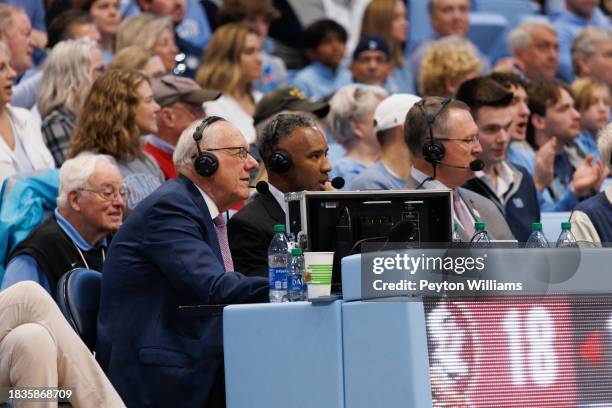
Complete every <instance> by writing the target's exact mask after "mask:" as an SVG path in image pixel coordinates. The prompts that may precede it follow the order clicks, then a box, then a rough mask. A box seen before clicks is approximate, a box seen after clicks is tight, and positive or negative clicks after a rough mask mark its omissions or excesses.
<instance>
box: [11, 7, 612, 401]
mask: <svg viewBox="0 0 612 408" xmlns="http://www.w3.org/2000/svg"><path fill="white" fill-rule="evenodd" d="M611 13H612V2H610V1H609V0H602V1H596V0H590V1H585V0H565V1H560V0H543V1H530V0H495V1H493V0H430V1H425V0H409V1H407V2H406V1H404V0H352V1H343V2H336V1H327V0H300V1H297V0H27V1H26V0H8V1H7V0H2V1H0V182H1V183H2V184H1V186H2V189H1V191H0V194H1V196H0V203H1V205H0V257H1V258H2V259H1V261H2V262H1V263H0V282H1V284H2V288H3V289H4V288H7V287H9V286H11V285H12V284H14V283H17V282H20V281H23V280H34V281H37V282H38V283H40V284H41V285H42V286H43V287H44V288H45V289H46V290H47V291H48V292H49V293H51V294H52V295H54V291H55V286H56V285H57V280H58V279H59V277H60V275H61V272H62V271H64V270H66V271H67V270H68V269H70V267H71V266H72V267H74V266H75V262H76V265H78V266H86V267H90V265H89V264H91V265H93V267H92V268H93V269H99V270H102V263H103V262H104V253H105V252H104V251H102V252H101V253H98V252H99V249H100V248H102V247H104V248H105V247H106V246H107V245H108V242H109V241H110V239H111V238H112V235H113V234H114V233H115V232H116V231H117V229H119V228H120V225H121V224H122V220H123V219H125V218H126V217H128V218H129V216H130V212H131V211H132V210H134V209H136V208H137V207H138V204H139V203H140V202H141V201H142V200H144V199H145V198H146V197H148V196H149V195H151V194H152V193H153V192H155V191H156V190H158V188H159V187H160V186H162V185H163V184H164V182H165V181H166V180H171V179H175V178H176V177H177V176H178V173H179V168H177V167H176V166H175V164H176V163H177V162H176V157H175V160H174V161H173V154H174V153H175V149H176V146H177V143H178V142H179V138H180V136H181V134H183V133H184V131H185V132H186V131H187V130H186V129H189V126H190V124H192V123H193V122H194V121H198V120H200V119H203V118H205V117H206V116H208V117H211V116H218V117H220V118H223V119H225V120H227V121H228V122H230V123H231V124H232V125H233V126H235V127H236V128H237V129H238V130H239V132H240V134H241V135H242V136H243V137H244V139H245V140H246V142H247V144H248V145H249V153H248V154H247V152H246V150H244V149H243V148H242V147H240V146H230V147H222V148H220V149H221V150H223V149H228V148H229V149H238V150H237V152H238V153H237V155H239V156H240V157H242V158H243V160H245V158H247V157H249V155H252V156H253V157H255V158H256V159H258V160H259V161H260V163H261V166H260V169H259V172H254V173H257V174H253V175H252V180H255V179H257V180H261V179H268V180H269V181H270V192H271V194H272V195H278V194H282V193H283V192H288V191H298V190H300V189H311V188H313V189H318V188H319V186H321V188H329V185H326V181H328V180H331V178H333V177H336V176H341V177H343V178H344V180H345V184H344V187H343V189H345V190H349V189H353V190H356V189H402V188H414V187H418V188H439V187H442V188H450V189H452V190H453V196H454V201H455V203H454V213H455V222H457V223H458V224H459V225H460V231H461V233H462V235H463V236H464V238H465V239H469V237H470V234H471V233H473V228H472V226H471V225H472V224H473V221H477V220H478V219H479V218H481V214H493V213H494V214H493V215H491V216H490V217H491V218H490V219H491V222H490V225H489V228H491V230H492V231H493V235H495V231H498V232H499V234H498V236H497V237H496V238H498V239H512V238H515V239H517V240H519V241H520V242H524V241H525V240H526V238H527V236H528V235H529V232H530V228H531V222H537V221H540V220H541V219H542V214H543V213H545V212H553V211H554V212H559V211H563V212H571V211H573V213H572V215H571V220H572V222H573V226H572V229H573V231H574V232H575V234H576V235H577V237H578V238H579V239H580V240H585V241H590V242H593V243H596V244H603V245H605V244H606V243H607V242H610V241H612V222H611V221H610V220H612V217H608V215H609V214H610V213H611V212H612V211H610V208H612V183H611V182H610V181H611V177H610V168H611V167H612V163H611V159H610V151H611V150H612V125H610V119H611V117H612V116H611V113H612V111H611V106H612V102H611V92H612V20H611V17H610V14H611ZM421 98H422V99H421ZM455 99H456V100H455ZM296 112H297V115H295V113H296ZM291 113H294V114H291ZM279 114H280V115H281V116H279ZM296 116H297V118H296ZM300 116H301V117H302V119H300ZM312 123H316V129H317V131H316V132H314V133H313V132H310V133H308V132H306V133H304V135H302V136H301V137H303V140H302V142H299V143H298V142H294V143H293V144H291V143H289V142H288V141H287V140H290V138H291V137H293V136H291V135H293V134H294V133H295V130H296V129H303V128H309V127H311V124H312ZM191 131H192V132H193V129H192V130H191ZM320 135H323V136H324V138H323V142H321V140H319V139H318V137H319V136H320ZM201 136H202V133H200V137H201ZM460 136H461V137H460ZM195 138H196V136H194V139H195ZM313 138H314V139H313ZM315 139H316V140H315ZM196 140H198V139H196ZM312 140H315V142H312ZM311 142H312V143H311ZM283 143H285V144H287V147H286V148H285V147H283V148H282V149H280V150H276V149H279V146H281V145H283ZM315 145H316V146H317V148H316V149H315V148H314V147H312V146H315ZM198 146H199V145H198ZM309 147H312V151H311V152H310V153H308V154H309V155H310V156H308V157H309V159H308V160H311V161H312V163H305V162H304V163H302V162H301V161H300V160H295V157H294V160H293V161H292V160H291V154H289V157H288V158H287V157H286V156H283V154H285V153H286V152H285V150H287V151H288V152H289V153H291V152H292V150H291V149H298V148H303V149H307V148H309ZM240 149H242V150H240ZM321 149H322V150H321ZM461 149H463V150H461ZM213 150H214V149H213ZM243 150H244V152H243ZM320 150H321V151H322V152H323V153H321V152H320ZM279 152H280V153H279ZM283 152H285V153H283ZM175 156H176V155H175ZM198 157H199V156H198ZM75 160H76V161H75ZM249 160H250V159H249ZM305 160H306V159H305ZM476 161H478V162H479V163H478V164H474V162H476ZM315 162H316V163H315ZM100 163H102V164H100ZM217 165H218V163H217ZM105 166H111V167H112V168H111V169H106V170H107V171H108V174H111V176H112V177H111V179H112V180H110V179H109V180H107V181H103V180H99V178H100V176H97V172H98V171H102V170H104V169H102V170H101V169H100V168H98V167H105ZM292 166H293V167H292ZM309 166H310V167H309ZM60 168H61V172H60V171H59V170H58V169H60ZM250 169H254V167H250ZM289 169H291V170H289ZM296 169H297V170H296ZM115 170H116V171H115ZM214 171H216V170H213V173H214ZM198 172H199V171H198ZM69 173H70V174H69ZM199 174H201V173H199ZM109 177H110V176H109ZM113 177H114V178H113ZM308 177H310V179H308ZM113 180H114V181H113ZM118 180H119V181H118ZM475 193H478V194H475ZM92 194H95V197H97V198H99V199H101V200H103V201H104V202H105V203H107V204H108V205H104V206H101V205H100V203H98V202H97V201H95V200H94V201H91V200H90V199H91V198H92V197H88V196H89V195H92ZM56 198H57V202H56ZM97 198H96V199H97ZM88 200H89V201H91V202H88ZM262 200H263V199H262ZM244 205H245V202H238V203H237V204H235V205H234V207H233V208H234V209H235V210H239V211H238V215H237V216H236V218H235V219H234V220H233V221H231V220H230V224H229V246H230V247H231V252H232V255H233V257H234V264H238V265H244V267H245V269H249V265H251V264H252V263H253V262H254V261H253V259H251V257H252V256H261V250H262V248H265V246H267V242H266V240H268V241H269V238H271V235H272V232H273V231H272V229H271V228H270V227H271V226H272V224H273V223H272V224H269V225H268V224H266V228H267V229H270V231H267V232H262V233H261V234H260V235H259V236H257V239H251V238H250V237H246V238H245V237H244V236H243V235H244V234H247V233H249V231H250V232H253V231H254V230H253V229H250V227H249V226H248V225H247V224H248V222H246V221H245V219H246V218H245V217H246V215H245V214H247V215H248V214H249V211H250V210H248V208H249V207H248V206H247V207H246V208H245V210H246V212H243V213H242V214H241V212H240V209H241V208H243V207H244ZM261 205H262V206H263V207H265V206H267V205H273V206H276V207H278V208H276V207H275V210H274V211H275V215H276V216H278V219H279V220H281V215H282V214H284V211H285V208H284V207H283V206H282V204H281V203H280V201H279V205H280V206H278V205H276V202H275V201H274V200H272V201H271V202H270V203H267V204H266V203H265V202H263V203H262V204H261ZM251 210H252V208H251ZM574 210H576V211H574ZM96 211H97V212H96ZM242 211H244V210H242ZM49 214H51V218H46V217H48V216H49ZM118 217H119V219H118ZM568 217H569V216H568ZM45 218H46V219H47V221H45V222H43V223H42V224H41V222H42V221H43V220H45ZM213 218H214V217H213ZM272 218H274V217H272ZM50 219H51V220H52V221H49V220H50ZM282 220H284V217H283V218H282ZM244 222H246V224H243V223H244ZM39 224H40V225H39ZM51 224H52V225H51ZM32 231H33V232H32ZM41 231H42V232H41ZM62 231H63V232H62ZM43 232H44V233H45V234H52V236H56V237H57V236H64V237H67V239H68V240H67V241H66V242H68V243H70V242H72V243H73V244H74V245H73V246H74V248H76V250H77V252H74V251H73V249H72V247H71V251H73V252H74V253H72V255H69V254H68V253H66V254H65V255H66V256H65V258H66V259H64V260H62V261H61V262H60V261H54V262H51V263H47V261H48V259H47V258H48V257H49V256H51V253H55V252H54V251H55V249H53V250H52V252H49V250H51V249H50V248H45V251H42V252H40V251H39V252H37V247H38V246H45V247H46V244H41V243H40V242H42V241H40V239H38V238H39V237H40V234H41V233H43ZM268 232H269V234H268ZM490 232H491V231H490ZM37 234H38V235H37ZM63 234H67V235H63ZM50 236H51V235H50ZM260 241H261V242H260ZM56 242H60V241H56ZM251 244H260V245H259V246H260V247H261V248H251V247H250V245H251ZM32 248H34V249H32ZM247 248H248V250H247ZM258 251H259V252H258ZM228 252H229V249H228ZM100 254H101V255H100ZM253 254H257V255H253ZM72 258H74V259H72ZM75 260H76V261H75ZM81 260H82V261H83V263H84V265H82V264H81ZM88 261H89V262H88ZM62 262H63V263H62ZM226 265H227V264H226ZM262 271H263V272H262ZM253 274H254V275H258V274H259V275H264V274H265V270H263V269H261V270H259V269H258V270H257V271H255V270H253ZM0 296H1V294H0ZM1 342H2V338H1V337H0V345H1V344H2V343H1ZM0 361H1V358H0ZM0 379H2V378H1V377H0ZM0 385H2V384H0ZM111 397H112V396H111ZM111 399H112V398H111Z"/></svg>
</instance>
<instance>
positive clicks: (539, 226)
mask: <svg viewBox="0 0 612 408" xmlns="http://www.w3.org/2000/svg"><path fill="white" fill-rule="evenodd" d="M531 229H532V230H533V231H542V223H541V222H532V223H531Z"/></svg>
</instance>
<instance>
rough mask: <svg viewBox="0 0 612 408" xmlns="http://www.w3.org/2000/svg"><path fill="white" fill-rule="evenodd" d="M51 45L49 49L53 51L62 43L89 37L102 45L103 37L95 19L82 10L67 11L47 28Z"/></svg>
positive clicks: (49, 44) (48, 45)
mask: <svg viewBox="0 0 612 408" xmlns="http://www.w3.org/2000/svg"><path fill="white" fill-rule="evenodd" d="M47 34H48V35H49V43H48V44H47V47H48V48H49V49H52V48H53V47H55V44H57V43H59V42H60V41H66V40H74V39H77V38H83V37H88V38H90V39H91V40H93V41H95V42H96V43H98V44H99V43H100V41H101V40H102V36H101V35H100V31H98V27H97V26H96V23H95V21H94V19H93V17H92V16H91V15H90V14H88V13H86V12H84V11H82V10H75V9H73V10H67V11H64V12H63V13H61V14H59V15H58V16H57V17H55V18H54V19H53V20H52V21H51V23H50V24H49V28H47Z"/></svg>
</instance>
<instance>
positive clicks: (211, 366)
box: [96, 116, 268, 407]
mask: <svg viewBox="0 0 612 408" xmlns="http://www.w3.org/2000/svg"><path fill="white" fill-rule="evenodd" d="M173 161H174V165H175V167H176V169H177V170H178V172H179V173H180V175H179V177H178V178H177V179H176V180H171V181H168V182H166V183H165V184H164V185H162V186H161V187H160V188H159V189H158V190H157V191H155V192H154V193H153V194H151V195H150V196H149V197H148V198H146V199H145V200H143V201H142V202H141V203H140V205H138V207H136V208H135V209H134V211H133V212H132V214H131V215H130V216H129V217H128V219H127V220H126V222H125V224H124V225H123V226H122V227H121V229H120V230H119V232H118V233H117V234H116V235H115V237H114V239H113V241H112V244H111V246H110V248H109V250H108V255H107V259H106V263H105V265H104V272H103V277H102V289H101V300H100V312H99V317H98V333H97V335H98V337H97V347H96V352H97V359H98V360H99V362H100V365H101V366H102V368H103V369H104V371H105V372H106V373H107V375H108V376H109V378H110V380H111V382H112V383H113V385H114V386H115V388H116V389H117V391H118V392H119V394H120V395H121V398H122V399H123V400H124V401H125V403H126V404H127V406H130V407H132V406H133V407H148V406H185V407H203V406H205V407H218V406H224V405H225V390H224V381H223V380H224V378H223V377H224V373H223V335H222V312H221V307H220V306H218V307H215V306H213V305H222V304H230V303H249V302H266V301H267V300H268V282H267V279H265V278H261V277H245V276H244V275H242V274H241V273H238V272H233V266H232V260H231V254H230V251H229V246H228V242H227V229H226V227H225V221H224V219H223V212H224V211H226V210H227V209H228V208H230V206H231V205H233V204H235V203H236V202H238V201H240V200H244V199H246V198H247V196H248V194H249V190H248V181H249V173H250V171H252V170H254V169H256V168H257V162H256V161H255V160H254V159H253V157H251V156H250V155H249V153H248V145H247V142H246V140H245V139H244V137H243V136H242V135H241V134H240V132H239V131H238V129H236V128H235V127H234V126H233V125H231V124H230V123H229V122H227V121H225V120H223V119H221V118H218V117H214V116H213V117H209V118H207V119H205V120H204V121H199V122H194V123H193V124H192V125H190V126H189V127H188V128H187V129H186V130H185V131H184V132H183V134H182V135H181V137H180V139H179V141H178V143H177V146H176V150H175V152H174V156H173ZM196 305H197V307H194V306H196Z"/></svg>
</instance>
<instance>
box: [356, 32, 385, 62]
mask: <svg viewBox="0 0 612 408" xmlns="http://www.w3.org/2000/svg"><path fill="white" fill-rule="evenodd" d="M364 51H381V52H383V53H384V54H385V55H386V56H387V58H390V57H391V51H389V46H388V45H387V43H386V42H385V40H383V39H382V38H380V37H378V36H376V35H366V36H365V37H363V38H362V39H361V40H359V43H358V44H357V47H355V51H353V61H354V60H356V59H357V57H358V56H359V54H361V53H362V52H364Z"/></svg>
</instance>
